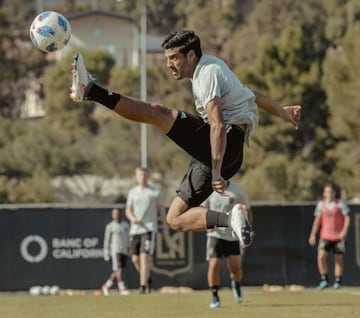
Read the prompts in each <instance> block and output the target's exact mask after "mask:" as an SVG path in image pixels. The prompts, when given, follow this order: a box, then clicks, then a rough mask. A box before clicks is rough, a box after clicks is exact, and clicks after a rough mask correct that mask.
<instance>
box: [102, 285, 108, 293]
mask: <svg viewBox="0 0 360 318" xmlns="http://www.w3.org/2000/svg"><path fill="white" fill-rule="evenodd" d="M101 289H102V293H103V295H104V296H109V288H108V287H107V286H106V285H105V284H104V285H102V287H101Z"/></svg>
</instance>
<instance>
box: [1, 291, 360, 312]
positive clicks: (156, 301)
mask: <svg viewBox="0 0 360 318" xmlns="http://www.w3.org/2000/svg"><path fill="white" fill-rule="evenodd" d="M243 292H244V297H245V299H244V301H243V303H242V304H236V303H234V301H233V298H232V294H231V291H230V290H221V291H220V297H221V305H222V307H221V308H217V309H209V308H208V304H209V301H210V294H209V292H208V291H194V292H189V293H184V294H160V293H156V292H155V293H152V294H150V295H138V294H137V293H135V291H134V293H132V294H130V295H129V296H119V295H117V294H111V295H110V296H109V297H103V296H93V295H92V294H91V293H90V292H89V293H87V295H85V296H71V297H70V296H38V297H34V296H28V295H27V294H24V293H16V294H9V293H6V294H2V295H1V294H0V317H1V318H20V317H21V318H24V317H26V318H45V317H46V318H82V317H84V318H95V317H96V318H112V317H114V318H115V317H116V318H143V317H144V318H163V317H169V318H177V317H179V318H185V317H194V318H211V317H224V318H225V317H226V318H233V317H234V318H235V317H236V318H241V317H244V318H264V317H266V318H322V317H329V316H331V317H338V318H358V317H360V287H351V288H350V287H344V288H342V289H341V290H339V291H334V290H331V289H328V290H325V291H322V292H318V291H315V290H314V289H305V290H303V291H296V292H290V291H279V292H264V291H262V290H261V289H260V288H254V287H248V288H246V287H245V288H243Z"/></svg>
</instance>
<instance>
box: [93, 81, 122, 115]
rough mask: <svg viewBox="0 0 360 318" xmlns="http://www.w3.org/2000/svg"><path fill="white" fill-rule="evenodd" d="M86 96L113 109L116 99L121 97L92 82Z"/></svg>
mask: <svg viewBox="0 0 360 318" xmlns="http://www.w3.org/2000/svg"><path fill="white" fill-rule="evenodd" d="M87 98H88V99H90V100H93V101H95V102H98V103H100V104H102V105H104V106H106V107H107V108H110V109H111V110H113V109H114V108H115V106H116V104H117V103H118V101H119V100H120V99H121V95H120V94H116V93H113V92H111V91H109V90H107V89H104V88H102V87H100V86H98V85H96V84H95V83H94V84H93V85H92V87H91V88H90V90H89V91H88V93H87Z"/></svg>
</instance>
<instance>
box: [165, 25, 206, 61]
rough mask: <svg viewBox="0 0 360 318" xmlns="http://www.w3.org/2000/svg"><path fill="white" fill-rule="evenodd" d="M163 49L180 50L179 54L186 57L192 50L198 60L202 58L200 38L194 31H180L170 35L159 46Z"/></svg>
mask: <svg viewBox="0 0 360 318" xmlns="http://www.w3.org/2000/svg"><path fill="white" fill-rule="evenodd" d="M161 47H162V48H163V49H172V48H174V47H178V48H180V52H181V53H182V54H183V55H186V54H187V53H188V52H189V51H190V50H194V51H195V54H196V56H197V57H198V58H200V57H201V56H202V51H201V43H200V38H199V37H198V36H197V35H196V34H195V32H194V31H190V30H181V31H177V32H173V33H170V34H169V35H167V36H166V38H165V40H164V41H163V43H162V44H161Z"/></svg>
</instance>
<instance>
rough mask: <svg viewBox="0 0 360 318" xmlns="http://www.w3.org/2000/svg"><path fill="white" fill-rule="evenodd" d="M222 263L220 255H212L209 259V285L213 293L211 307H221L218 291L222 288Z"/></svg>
mask: <svg viewBox="0 0 360 318" xmlns="http://www.w3.org/2000/svg"><path fill="white" fill-rule="evenodd" d="M220 265H221V259H220V258H218V257H210V258H209V260H208V273H207V278H208V285H209V288H210V290H211V294H212V301H211V304H210V306H209V307H210V308H218V307H220V298H219V295H218V291H219V288H220Z"/></svg>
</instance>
